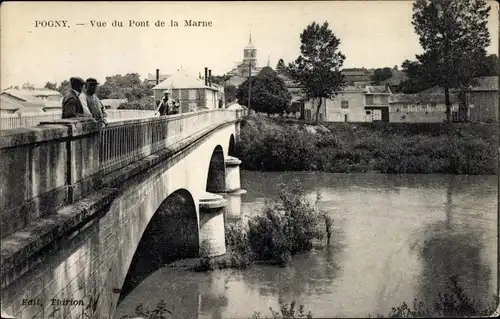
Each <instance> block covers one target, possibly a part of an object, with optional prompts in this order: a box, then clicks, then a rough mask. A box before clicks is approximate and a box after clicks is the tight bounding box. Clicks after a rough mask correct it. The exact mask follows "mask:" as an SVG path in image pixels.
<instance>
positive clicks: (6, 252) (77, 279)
mask: <svg viewBox="0 0 500 319" xmlns="http://www.w3.org/2000/svg"><path fill="white" fill-rule="evenodd" d="M243 115H244V114H243V111H242V110H207V111H201V112H193V113H186V114H180V115H174V116H169V117H167V118H159V117H158V118H147V119H139V120H129V121H120V122H113V123H110V124H109V125H108V126H107V127H105V128H103V129H100V128H98V127H96V125H95V124H93V123H91V122H89V121H78V120H58V121H54V122H47V123H42V124H40V125H39V126H37V127H34V128H20V129H13V130H5V131H1V132H0V211H1V232H2V238H1V252H2V254H1V263H2V267H1V293H2V301H1V306H2V308H1V311H2V317H8V316H12V317H15V318H27V319H31V318H112V317H113V314H114V311H115V308H116V305H117V303H118V302H119V301H120V300H121V299H123V297H124V296H125V295H126V294H127V293H128V292H130V291H131V289H133V288H134V287H135V286H136V285H137V284H138V283H139V282H140V281H141V279H143V278H144V277H145V276H146V275H147V274H148V273H149V272H151V271H152V270H154V269H156V268H157V267H160V266H161V265H163V264H164V263H165V262H169V261H173V260H175V259H178V258H184V257H195V256H200V255H212V256H214V255H221V254H224V253H225V249H226V248H225V240H224V208H225V206H226V205H227V204H228V201H230V200H229V199H228V198H229V197H230V196H228V195H231V194H241V193H242V190H240V185H239V183H240V180H239V166H238V165H239V164H240V163H241V162H240V161H239V160H238V159H237V158H235V157H233V156H232V155H234V148H235V142H236V141H237V140H238V138H239V127H240V121H241V118H242V117H243Z"/></svg>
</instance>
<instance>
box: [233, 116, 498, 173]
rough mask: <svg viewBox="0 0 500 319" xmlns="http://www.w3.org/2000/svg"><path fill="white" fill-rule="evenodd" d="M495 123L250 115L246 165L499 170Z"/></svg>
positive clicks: (242, 149)
mask: <svg viewBox="0 0 500 319" xmlns="http://www.w3.org/2000/svg"><path fill="white" fill-rule="evenodd" d="M496 147H497V131H496V125H494V124H451V125H446V124H438V123H436V124H434V123H426V124H417V123H415V124H412V123H326V124H324V125H308V124H305V123H302V122H298V121H289V120H286V119H280V118H268V117H265V116H259V115H256V116H249V117H247V118H246V119H245V121H244V122H243V123H242V128H241V141H240V142H239V143H238V145H237V155H236V156H237V157H238V158H240V159H241V160H242V168H244V169H247V170H262V171H324V172H335V173H350V172H374V171H376V172H382V173H394V174H402V173H424V174H426V173H443V174H470V175H480V174H496V170H497V153H496Z"/></svg>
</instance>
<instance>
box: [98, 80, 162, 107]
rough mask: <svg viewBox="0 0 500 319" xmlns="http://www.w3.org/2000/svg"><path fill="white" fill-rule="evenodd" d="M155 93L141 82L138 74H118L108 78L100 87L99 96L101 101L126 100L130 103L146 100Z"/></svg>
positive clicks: (144, 82)
mask: <svg viewBox="0 0 500 319" xmlns="http://www.w3.org/2000/svg"><path fill="white" fill-rule="evenodd" d="M152 94H153V91H152V89H151V87H150V86H149V85H148V84H147V82H146V81H141V78H140V76H139V74H138V73H127V74H125V75H120V74H116V75H113V76H107V77H106V81H105V82H104V83H103V84H102V85H101V86H100V87H99V90H98V91H97V96H98V97H99V98H100V99H110V98H112V99H124V98H126V99H127V100H128V101H129V102H132V101H135V100H141V99H146V98H147V97H149V96H151V95H152Z"/></svg>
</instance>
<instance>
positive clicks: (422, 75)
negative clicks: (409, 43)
mask: <svg viewBox="0 0 500 319" xmlns="http://www.w3.org/2000/svg"><path fill="white" fill-rule="evenodd" d="M401 67H402V68H403V72H404V73H405V74H406V76H407V77H408V79H407V80H405V81H403V82H401V84H400V85H399V87H398V91H400V92H403V93H410V94H411V93H417V92H421V91H423V90H427V89H429V88H431V87H432V86H433V83H432V79H430V78H428V77H427V73H426V72H425V70H424V69H423V66H422V65H421V63H420V62H418V61H410V60H405V61H404V62H403V64H402V65H401Z"/></svg>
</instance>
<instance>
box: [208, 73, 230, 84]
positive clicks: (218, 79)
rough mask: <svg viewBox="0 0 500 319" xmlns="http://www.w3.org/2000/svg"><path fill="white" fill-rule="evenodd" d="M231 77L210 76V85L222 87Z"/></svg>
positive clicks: (225, 75)
mask: <svg viewBox="0 0 500 319" xmlns="http://www.w3.org/2000/svg"><path fill="white" fill-rule="evenodd" d="M230 78H231V77H230V76H229V75H227V74H224V75H215V76H212V83H215V84H218V85H222V86H224V85H225V84H226V81H228V80H229V79H230Z"/></svg>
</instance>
